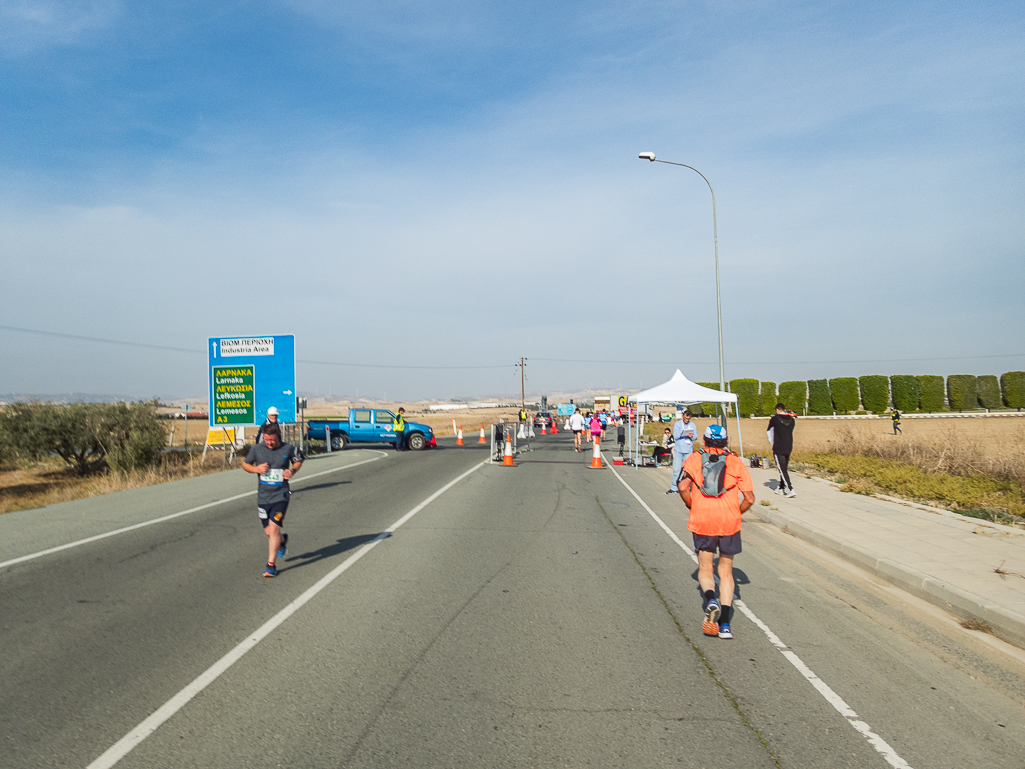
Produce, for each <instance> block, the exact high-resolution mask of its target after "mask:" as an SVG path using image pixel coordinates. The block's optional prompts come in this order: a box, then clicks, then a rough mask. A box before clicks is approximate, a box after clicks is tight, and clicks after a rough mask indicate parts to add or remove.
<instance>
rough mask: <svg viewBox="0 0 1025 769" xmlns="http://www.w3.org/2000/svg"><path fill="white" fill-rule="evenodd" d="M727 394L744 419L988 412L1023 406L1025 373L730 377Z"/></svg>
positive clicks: (710, 411) (705, 411) (701, 408)
mask: <svg viewBox="0 0 1025 769" xmlns="http://www.w3.org/2000/svg"><path fill="white" fill-rule="evenodd" d="M698 384H701V385H703V386H704V387H711V388H712V389H713V390H717V389H719V384H718V382H699V383H698ZM729 390H730V392H734V393H736V394H737V396H738V401H739V409H740V413H741V415H742V416H750V415H758V416H769V415H771V414H773V413H775V407H776V403H777V402H780V403H783V404H784V405H785V406H786V407H787V408H788V409H791V410H792V411H795V412H797V413H798V414H803V413H805V412H806V411H807V413H808V414H814V415H829V414H834V413H836V414H846V413H849V412H853V411H857V410H858V409H859V408H863V409H865V410H866V411H869V412H871V413H874V414H881V413H883V412H885V411H886V410H887V409H888V408H890V404H891V403H892V404H893V406H894V407H896V408H897V409H899V410H900V411H924V412H933V411H943V410H944V409H946V408H948V407H949V409H950V410H952V411H965V410H971V409H976V408H979V407H982V408H986V409H998V408H1001V407H1004V408H1016V409H1022V408H1025V371H1008V372H1007V373H1006V374H1002V375H1001V376H1000V378H999V379H998V378H997V377H996V376H992V375H987V376H974V375H972V374H952V375H951V376H948V377H947V378H946V380H944V378H943V377H942V376H937V375H932V374H926V375H919V376H912V375H911V374H894V375H893V376H891V377H886V376H883V375H881V374H873V375H871V376H863V377H860V378H857V377H838V378H836V379H810V380H808V381H807V382H801V381H792V382H782V383H781V384H780V385H779V387H778V388H777V386H776V383H775V382H759V381H758V380H757V379H732V380H730V382H729ZM691 411H693V412H694V414H695V415H696V416H702V415H704V416H712V415H714V414H715V413H716V409H715V404H714V403H702V404H699V405H698V406H692V407H691Z"/></svg>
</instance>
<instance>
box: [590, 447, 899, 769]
mask: <svg viewBox="0 0 1025 769" xmlns="http://www.w3.org/2000/svg"><path fill="white" fill-rule="evenodd" d="M608 467H609V469H610V470H612V472H613V473H614V474H615V476H616V478H618V479H619V482H620V483H622V484H623V485H624V486H626V488H627V491H629V492H630V493H631V494H632V495H633V497H634V499H636V500H637V501H638V502H640V503H641V507H643V508H644V509H645V510H647V511H648V515H650V516H651V517H652V518H654V519H655V522H656V523H657V524H658V525H659V526H661V527H662V530H663V531H665V533H666V534H668V535H669V536H670V538H671V539H672V540H673V541H674V542H675V543H676V544H677V545H679V546H680V547H681V548H682V549H683V551H684V552H686V553H687V555H689V556H690V557H691V560H693V561H694V563H697V562H698V558H697V556H696V555H694V552H693V548H692V547H691V546H689V545H686V544H684V542H683V540H682V539H680V538H679V537H678V536H676V532H674V531H673V530H672V529H670V528H669V527H668V526H666V524H665V522H664V521H663V520H662V519H661V518H659V517H658V516H657V515H656V514H655V511H654V510H652V509H651V508H650V507H648V504H647V503H646V502H645V501H644V500H643V499H641V498H640V496H639V495H638V494H637V492H636V491H634V490H633V488H631V486H630V484H629V483H627V482H626V481H625V480H623V477H622V476H621V475H620V474H619V473H618V472H616V468H615V467H614V466H612V465H611V464H610V465H609V466H608ZM733 605H734V606H736V607H737V608H738V609H740V612H741V613H742V614H743V615H744V616H745V617H747V618H748V619H749V620H751V622H753V623H754V624H755V625H757V626H758V628H759V629H760V630H761V631H762V632H763V633H765V636H766V638H768V639H769V642H770V643H771V644H772V645H773V646H775V647H776V648H777V649H779V650H780V652H781V653H782V654H783V656H784V657H786V658H787V660H789V662H790V664H791V665H793V666H794V667H795V668H797V670H798V672H800V674H801V675H802V676H804V678H805V679H806V680H807V681H808V682H809V683H810V684H811V685H812V686H814V687H815V689H816V690H817V691H818V693H819V694H821V695H822V696H823V697H824V698H825V700H826V702H828V703H829V704H830V705H832V706H833V707H834V708H835V709H836V711H837V712H838V713H839V714H840V715H842V716H843V717H844V718H845V719H846V720H847V723H849V724H850V725H851V726H852V727H854V728H855V729H856V730H857V731H858V732H859V733H860V734H861V736H863V737H864V738H865V739H866V740H868V743H869V744H870V745H871V746H872V747H873V748H875V750H876V752H877V753H879V755H881V756H882V757H883V759H884V760H885V761H886V763H888V764H889V765H890V766H892V767H894V769H911V765H910V764H909V763H908V762H907V761H905V760H904V759H903V758H901V757H900V756H899V755H897V751H895V750H894V749H893V748H892V747H890V745H889V743H887V742H886V740H884V739H883V738H882V737H880V736H879V735H878V734H876V733H875V732H874V731H872V727H870V726H869V725H868V724H866V723H865V722H864V721H862V720H861V719H859V718H858V714H857V713H855V712H854V710H853V709H852V708H851V707H850V705H848V704H847V703H846V702H844V701H843V698H842V697H840V695H839V694H837V693H836V692H834V691H833V690H832V689H830V688H829V685H828V684H826V682H825V681H823V680H822V679H821V678H819V677H818V676H817V675H815V673H814V672H813V671H812V670H811V668H809V667H808V666H807V665H805V664H804V662H803V661H802V660H801V658H800V657H798V656H797V655H796V654H795V653H794V652H792V651H791V650H790V649H789V648H788V647H787V645H786V644H785V643H783V641H781V640H780V638H779V636H777V635H776V634H775V633H774V632H772V629H771V628H770V627H769V626H768V625H766V624H765V623H764V622H762V621H761V620H760V619H758V617H756V616H755V613H754V612H753V611H751V610H750V609H749V608H748V607H747V606H746V605H745V604H744V602H743V601H734V602H733Z"/></svg>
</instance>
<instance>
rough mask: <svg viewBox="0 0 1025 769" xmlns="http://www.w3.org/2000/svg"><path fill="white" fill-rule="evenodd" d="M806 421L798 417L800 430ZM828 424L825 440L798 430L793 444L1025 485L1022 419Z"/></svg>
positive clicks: (1024, 445)
mask: <svg viewBox="0 0 1025 769" xmlns="http://www.w3.org/2000/svg"><path fill="white" fill-rule="evenodd" d="M810 421H811V420H805V421H803V422H801V421H799V422H798V426H799V428H801V429H802V432H804V430H803V428H805V426H806V425H808V424H809V422H810ZM905 422H906V423H907V422H912V420H905ZM930 422H932V424H930ZM819 424H822V423H821V422H820V423H819ZM827 424H831V425H833V427H832V429H831V431H830V433H829V435H828V437H826V439H825V441H822V440H821V438H820V439H819V440H818V441H817V442H816V443H817V445H816V443H812V441H808V440H807V439H806V438H805V437H804V436H802V440H801V441H800V442H799V444H798V445H797V446H795V449H797V450H798V451H813V452H826V453H836V454H844V455H856V456H866V457H879V458H880V459H888V460H891V461H894V462H901V463H903V464H908V465H912V466H914V467H920V468H922V469H923V470H926V471H928V472H931V473H945V474H948V475H959V476H964V477H971V476H984V477H987V478H993V479H995V480H1000V481H1009V482H1011V483H1014V484H1016V485H1018V486H1019V487H1025V420H1021V419H1018V418H1013V417H1012V418H1008V419H1006V420H1004V419H956V420H955V419H936V420H925V419H921V420H914V421H913V426H912V428H909V429H908V430H907V431H906V432H905V434H904V435H893V434H892V433H887V432H882V431H880V430H879V428H878V426H877V425H875V424H873V423H872V422H868V423H865V422H831V423H827ZM795 443H798V442H797V441H795Z"/></svg>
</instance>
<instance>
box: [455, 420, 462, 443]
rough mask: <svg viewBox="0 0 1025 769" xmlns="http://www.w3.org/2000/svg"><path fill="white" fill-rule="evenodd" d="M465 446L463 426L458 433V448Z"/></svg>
mask: <svg viewBox="0 0 1025 769" xmlns="http://www.w3.org/2000/svg"><path fill="white" fill-rule="evenodd" d="M462 445H463V426H462V425H459V432H457V433H456V446H462Z"/></svg>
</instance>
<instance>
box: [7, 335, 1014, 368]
mask: <svg viewBox="0 0 1025 769" xmlns="http://www.w3.org/2000/svg"><path fill="white" fill-rule="evenodd" d="M0 330H3V331H14V332H17V333H21V334H38V335H40V336H50V337H57V338H59V339H77V340H79V341H83V342H100V343H102V344H114V345H120V346H122V347H140V348H145V349H150V350H168V351H170V352H184V353H189V354H192V355H206V352H205V351H203V350H197V349H195V348H190V347H171V346H169V345H164V344H149V343H147V342H129V341H126V340H124V339H106V338H103V337H97V336H82V335H80V334H67V333H64V332H61V331H43V330H41V329H36V328H22V327H20V326H7V325H0ZM994 358H1025V353H1005V354H1002V355H949V356H945V357H934V358H874V359H868V360H789V361H787V360H784V361H780V360H771V361H750V360H747V361H744V360H739V361H729V362H730V364H731V365H734V366H773V365H784V366H801V365H814V364H819V363H829V364H840V363H918V362H924V361H947V360H989V359H994ZM534 360H536V361H544V362H546V363H581V364H595V363H597V364H602V365H629V366H676V365H678V364H679V361H667V360H579V359H573V358H534ZM296 362H297V363H306V364H310V365H314V366H346V367H349V368H381V369H406V370H414V371H424V370H429V371H468V370H486V369H500V368H508V367H509V364H493V365H486V366H403V365H397V364H389V363H351V362H348V361H328V360H306V359H302V358H300V359H297V360H296ZM688 363H690V364H691V365H695V366H712V365H715V364H716V363H718V361H688ZM514 365H518V364H514Z"/></svg>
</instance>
